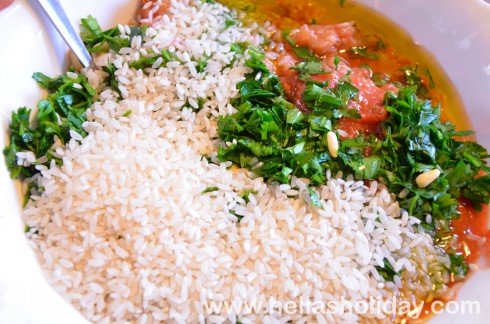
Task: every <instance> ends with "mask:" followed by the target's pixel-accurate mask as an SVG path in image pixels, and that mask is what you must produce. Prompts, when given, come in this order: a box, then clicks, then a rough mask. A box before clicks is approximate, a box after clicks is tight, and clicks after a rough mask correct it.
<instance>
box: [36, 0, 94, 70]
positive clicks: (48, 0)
mask: <svg viewBox="0 0 490 324" xmlns="http://www.w3.org/2000/svg"><path fill="white" fill-rule="evenodd" d="M35 2H37V3H38V4H39V6H40V7H41V8H42V10H43V11H44V13H45V14H46V16H47V17H48V18H49V20H51V22H52V23H53V25H54V27H55V28H56V30H58V32H59V33H60V35H61V37H63V39H64V40H65V43H66V44H67V45H68V46H69V47H70V48H71V50H72V51H73V53H74V54H75V56H76V57H77V58H78V60H79V61H80V63H82V65H83V66H84V67H89V66H91V65H92V64H93V63H92V57H91V56H90V53H89V52H88V51H87V49H86V48H85V46H84V45H83V42H82V40H81V39H80V37H79V36H78V34H77V32H76V31H75V29H74V28H73V25H72V24H71V22H70V20H69V19H68V17H67V16H66V13H65V10H63V7H62V6H61V4H60V2H59V1H58V0H35Z"/></svg>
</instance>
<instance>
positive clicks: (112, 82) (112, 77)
mask: <svg viewBox="0 0 490 324" xmlns="http://www.w3.org/2000/svg"><path fill="white" fill-rule="evenodd" d="M104 71H105V72H107V73H108V74H109V75H108V76H107V77H106V78H105V80H104V82H105V83H107V84H108V85H109V86H110V87H111V89H112V90H114V91H115V92H116V93H117V94H118V95H119V98H122V93H121V90H120V89H119V84H118V83H117V80H116V67H115V66H114V64H112V63H111V62H110V61H109V59H107V66H105V67H104Z"/></svg>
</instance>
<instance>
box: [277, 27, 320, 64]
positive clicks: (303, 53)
mask: <svg viewBox="0 0 490 324" xmlns="http://www.w3.org/2000/svg"><path fill="white" fill-rule="evenodd" d="M289 34H290V30H289V29H286V30H284V31H283V32H282V37H283V38H284V40H286V42H287V43H288V44H289V45H291V46H292V47H293V51H294V54H296V56H297V57H299V58H300V59H305V60H308V61H313V62H320V61H321V60H320V59H319V58H318V57H317V56H316V55H315V54H314V53H313V52H312V51H311V50H310V49H309V48H308V47H305V46H297V45H296V42H295V41H294V40H293V39H292V38H291V36H290V35H289Z"/></svg>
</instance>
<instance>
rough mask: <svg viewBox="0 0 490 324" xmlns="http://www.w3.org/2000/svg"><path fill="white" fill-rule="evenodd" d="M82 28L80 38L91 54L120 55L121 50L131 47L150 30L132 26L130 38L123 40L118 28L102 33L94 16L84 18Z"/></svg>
mask: <svg viewBox="0 0 490 324" xmlns="http://www.w3.org/2000/svg"><path fill="white" fill-rule="evenodd" d="M80 27H81V30H82V31H81V33H80V36H81V38H82V40H83V42H84V44H85V46H86V47H87V50H88V51H89V52H90V53H101V52H108V51H109V50H113V51H114V52H116V53H119V50H120V49H121V48H123V47H130V46H131V41H132V40H133V38H134V37H136V36H141V37H144V36H145V34H146V29H147V28H148V27H147V26H141V27H137V26H131V27H130V34H129V35H128V36H129V38H126V37H124V38H122V37H120V35H121V34H120V31H119V28H118V27H114V28H111V29H108V30H105V31H102V29H101V28H100V25H99V23H98V22H97V20H96V19H95V18H94V17H92V16H88V17H87V18H83V19H82V20H81V26H80Z"/></svg>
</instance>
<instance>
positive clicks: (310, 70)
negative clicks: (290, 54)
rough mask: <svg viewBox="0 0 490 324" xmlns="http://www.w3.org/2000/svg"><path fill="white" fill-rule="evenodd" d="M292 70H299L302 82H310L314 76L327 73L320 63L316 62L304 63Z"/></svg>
mask: <svg viewBox="0 0 490 324" xmlns="http://www.w3.org/2000/svg"><path fill="white" fill-rule="evenodd" d="M291 69H292V70H297V71H298V72H299V78H300V80H303V81H305V80H308V79H310V78H311V76H312V75H314V74H322V73H325V72H327V71H326V70H324V69H323V68H322V65H321V64H320V63H319V62H314V61H303V62H300V63H298V65H296V66H294V67H292V68H291Z"/></svg>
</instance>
